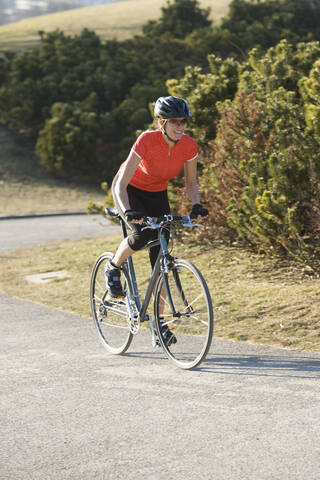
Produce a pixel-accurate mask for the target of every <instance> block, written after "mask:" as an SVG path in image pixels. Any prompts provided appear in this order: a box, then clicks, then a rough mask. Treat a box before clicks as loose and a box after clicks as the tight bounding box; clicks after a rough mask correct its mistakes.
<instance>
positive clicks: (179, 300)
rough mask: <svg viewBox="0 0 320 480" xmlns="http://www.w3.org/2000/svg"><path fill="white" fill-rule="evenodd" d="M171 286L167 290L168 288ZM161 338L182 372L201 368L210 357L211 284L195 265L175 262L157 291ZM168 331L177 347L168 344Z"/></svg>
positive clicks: (157, 286) (157, 285) (161, 277)
mask: <svg viewBox="0 0 320 480" xmlns="http://www.w3.org/2000/svg"><path fill="white" fill-rule="evenodd" d="M166 282H167V287H166V285H165V284H166ZM154 314H155V320H156V322H155V323H156V329H157V335H158V337H159V339H160V343H161V345H162V347H163V349H164V351H165V352H166V354H167V356H168V357H169V358H170V359H171V360H172V361H173V362H174V363H175V364H176V365H177V366H178V367H180V368H183V369H191V368H195V367H197V366H198V365H199V364H200V363H201V362H202V361H203V360H204V359H205V357H206V355H207V353H208V350H209V348H210V345H211V341H212V335H213V308H212V302H211V296H210V293H209V290H208V287H207V284H206V282H205V280H204V278H203V277H202V275H201V273H200V271H199V270H198V269H197V267H196V266H195V265H193V264H192V263H190V262H188V261H186V260H182V259H174V260H173V262H172V265H171V266H170V269H169V273H168V274H164V275H163V274H160V275H159V278H158V280H157V284H156V288H155V298H154ZM166 326H167V327H168V328H169V329H170V331H171V332H172V333H173V334H174V336H175V339H176V343H171V345H167V344H166V339H165V338H164V336H163V334H162V332H163V329H164V328H165V327H166Z"/></svg>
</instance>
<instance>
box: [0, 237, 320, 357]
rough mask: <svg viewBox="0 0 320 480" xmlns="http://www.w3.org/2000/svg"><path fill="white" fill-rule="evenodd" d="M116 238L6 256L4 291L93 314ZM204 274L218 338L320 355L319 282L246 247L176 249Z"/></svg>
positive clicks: (143, 272) (142, 269) (1, 259)
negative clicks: (53, 275) (37, 280)
mask: <svg viewBox="0 0 320 480" xmlns="http://www.w3.org/2000/svg"><path fill="white" fill-rule="evenodd" d="M118 242H119V238H116V237H99V238H95V239H89V240H87V239H86V240H77V241H68V242H63V243H54V244H49V245H44V246H42V247H30V248H24V249H19V250H15V251H11V252H7V253H5V254H3V255H1V256H0V265H1V270H2V271H1V283H0V288H1V290H2V291H4V292H6V293H8V294H10V295H13V296H19V297H22V298H24V299H27V300H31V301H34V302H39V303H42V304H45V305H49V306H51V307H55V308H59V309H63V310H67V311H71V312H76V313H78V314H80V315H84V316H89V315H90V305H89V284H90V276H91V271H92V266H93V264H94V261H95V259H96V258H97V256H98V255H99V254H100V253H102V252H103V251H106V250H109V251H110V250H111V251H113V250H114V249H115V248H116V246H117V244H118ZM176 245H177V246H176V247H175V251H174V254H175V255H177V256H181V257H184V258H186V257H188V258H189V259H190V260H191V261H193V262H194V263H195V264H196V265H197V266H198V267H199V268H200V270H201V271H202V273H203V274H204V276H205V278H206V280H207V282H208V285H209V288H210V291H211V295H212V298H213V303H214V306H215V318H216V325H215V336H218V337H224V338H231V339H235V340H243V341H251V342H256V343H264V344H269V345H278V346H283V347H289V348H294V349H301V350H310V351H316V352H319V351H320V317H319V312H320V280H319V279H315V278H312V277H310V276H308V275H307V273H305V272H303V271H302V269H301V266H298V265H293V264H292V263H291V264H287V263H285V262H283V261H280V260H277V259H270V258H267V257H263V256H259V255H256V254H252V253H248V252H247V251H244V250H242V249H240V248H235V247H234V248H230V247H225V246H221V245H220V246H216V247H215V248H210V249H209V248H204V247H203V246H199V245H196V246H189V247H186V246H183V245H181V246H178V242H176ZM146 255H147V254H146V252H139V253H137V254H136V256H135V264H136V265H138V266H139V271H138V281H139V283H140V288H141V290H142V291H144V289H145V288H146V284H147V279H148V277H149V275H150V267H149V262H148V261H147V258H146ZM57 270H67V271H68V274H69V276H68V278H65V279H61V280H57V281H54V282H51V283H46V284H41V285H34V284H31V283H28V282H27V281H26V279H25V276H26V275H32V274H37V273H44V272H48V271H57Z"/></svg>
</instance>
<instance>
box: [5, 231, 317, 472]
mask: <svg viewBox="0 0 320 480" xmlns="http://www.w3.org/2000/svg"><path fill="white" fill-rule="evenodd" d="M0 228H1V225H0ZM0 320H1V321H0V338H1V350H0V381H1V385H0V415H1V419H0V425H1V427H0V428H1V436H0V478H1V480H20V479H21V480H22V479H23V480H26V479H27V480H28V479H30V480H38V479H39V480H43V479H46V480H73V479H74V480H93V479H94V480H118V479H119V480H120V479H121V480H131V479H132V480H133V479H134V480H140V479H141V480H142V479H143V480H162V479H163V480H164V479H166V480H168V479H174V480H193V479H197V480H198V479H208V480H209V479H210V480H211V479H215V480H275V479H276V480H287V479H288V480H289V479H290V480H298V479H299V480H304V479H308V480H318V479H319V477H320V354H310V353H306V352H292V351H289V350H284V349H273V348H267V347H262V346H259V345H250V344H246V343H237V342H231V341H222V340H220V341H218V340H215V341H214V344H213V348H212V350H211V352H210V355H209V357H208V361H207V362H206V363H205V364H203V366H202V367H200V368H199V369H198V370H196V371H192V372H185V371H181V370H179V369H177V368H175V367H174V366H173V365H171V364H170V362H169V361H168V360H167V359H166V358H165V356H164V354H163V353H162V351H161V350H153V348H152V347H151V342H150V339H149V336H148V334H147V332H142V333H141V334H139V335H138V336H137V337H136V338H135V339H134V342H133V344H132V346H131V348H130V350H129V352H128V354H127V355H125V356H122V357H114V356H110V355H108V354H107V353H106V351H105V350H104V348H103V346H102V345H101V344H100V342H99V341H98V338H97V335H96V333H95V330H94V327H93V325H92V322H91V320H90V319H87V318H83V317H79V316H77V315H73V314H69V313H65V312H61V311H57V310H53V309H49V308H46V307H44V306H41V305H37V304H34V303H31V302H26V301H22V300H19V299H14V298H11V297H8V296H7V295H5V294H0Z"/></svg>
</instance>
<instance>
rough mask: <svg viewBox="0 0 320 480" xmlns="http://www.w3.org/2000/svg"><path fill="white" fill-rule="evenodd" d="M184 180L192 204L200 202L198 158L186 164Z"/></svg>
mask: <svg viewBox="0 0 320 480" xmlns="http://www.w3.org/2000/svg"><path fill="white" fill-rule="evenodd" d="M184 182H185V187H186V192H187V196H188V199H189V200H190V202H192V204H193V205H194V204H196V203H200V195H199V189H198V182H197V159H196V158H195V159H194V160H190V162H186V163H185V164H184Z"/></svg>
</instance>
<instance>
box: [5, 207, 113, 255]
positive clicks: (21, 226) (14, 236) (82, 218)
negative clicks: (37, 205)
mask: <svg viewBox="0 0 320 480" xmlns="http://www.w3.org/2000/svg"><path fill="white" fill-rule="evenodd" d="M115 232H120V228H119V227H118V226H117V225H111V224H110V222H109V221H108V220H107V219H105V218H103V217H102V216H101V215H86V214H80V215H78V214H73V215H48V216H41V215H34V216H30V217H12V218H5V219H1V218H0V253H1V252H4V251H6V250H10V249H13V248H17V247H25V246H28V245H39V244H41V243H48V242H53V241H56V240H68V239H70V238H81V237H92V236H95V235H103V234H104V233H105V234H107V233H108V234H109V233H115Z"/></svg>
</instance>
